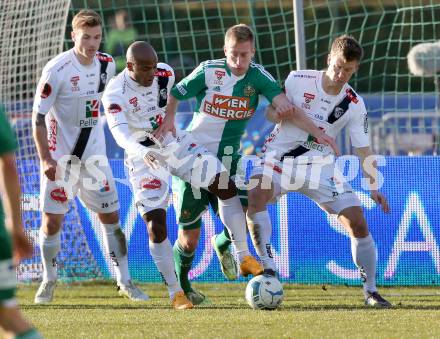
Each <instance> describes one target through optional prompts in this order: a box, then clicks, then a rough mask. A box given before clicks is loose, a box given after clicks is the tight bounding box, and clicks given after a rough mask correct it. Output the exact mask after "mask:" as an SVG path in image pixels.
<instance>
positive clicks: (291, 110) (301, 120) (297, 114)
mask: <svg viewBox="0 0 440 339" xmlns="http://www.w3.org/2000/svg"><path fill="white" fill-rule="evenodd" d="M272 105H273V106H274V109H275V112H267V113H266V116H267V118H268V119H269V120H270V119H271V118H272V119H274V120H276V121H274V120H271V121H273V122H279V121H281V120H289V121H290V122H291V123H293V124H294V125H296V126H298V127H299V128H301V129H302V130H303V131H306V132H307V133H309V134H311V135H313V136H314V137H315V138H316V140H317V141H318V142H319V143H321V144H326V145H329V146H330V147H331V148H332V149H333V151H334V152H335V154H336V155H340V154H341V152H340V151H339V148H338V145H336V142H335V140H334V139H333V138H332V137H330V136H328V135H327V134H326V133H325V132H324V131H322V130H320V129H319V128H318V127H317V126H316V125H315V124H314V123H313V121H312V120H310V119H309V118H308V117H307V115H306V114H305V113H304V112H303V111H302V110H301V109H299V108H298V107H296V106H294V105H292V104H291V103H290V102H289V99H288V98H287V96H286V95H285V94H284V93H281V94H279V95H277V96H276V97H275V98H274V99H273V100H272Z"/></svg>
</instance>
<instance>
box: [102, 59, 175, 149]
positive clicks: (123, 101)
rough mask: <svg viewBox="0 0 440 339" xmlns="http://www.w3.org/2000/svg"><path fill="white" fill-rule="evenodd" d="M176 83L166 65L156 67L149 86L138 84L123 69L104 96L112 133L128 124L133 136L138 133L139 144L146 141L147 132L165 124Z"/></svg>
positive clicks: (103, 101) (109, 85)
mask: <svg viewBox="0 0 440 339" xmlns="http://www.w3.org/2000/svg"><path fill="white" fill-rule="evenodd" d="M174 80H175V77H174V71H173V69H172V68H171V67H170V66H169V65H167V64H165V63H158V64H157V71H156V74H155V77H154V80H153V83H152V84H151V86H149V87H144V86H141V85H139V84H138V83H137V82H136V81H134V80H133V79H131V78H130V76H129V74H128V70H127V69H124V70H123V71H122V72H121V73H119V74H118V75H117V76H116V77H115V78H113V79H112V80H111V81H110V83H109V84H108V86H107V88H106V90H105V92H104V95H103V97H102V103H103V105H104V110H105V113H106V116H107V123H108V125H109V128H110V130H111V129H112V128H114V127H116V126H118V125H122V124H127V125H128V127H129V129H130V133H132V134H133V133H137V134H136V135H137V136H136V140H137V141H143V140H145V138H146V136H147V133H151V132H152V131H154V130H155V129H156V128H157V127H159V125H160V124H161V123H162V119H163V117H164V114H165V106H166V103H167V100H168V95H169V93H170V90H171V88H172V87H173V85H174Z"/></svg>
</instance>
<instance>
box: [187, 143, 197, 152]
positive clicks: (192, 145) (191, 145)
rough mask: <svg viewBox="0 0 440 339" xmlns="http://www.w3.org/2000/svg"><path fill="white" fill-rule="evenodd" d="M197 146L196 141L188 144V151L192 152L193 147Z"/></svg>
mask: <svg viewBox="0 0 440 339" xmlns="http://www.w3.org/2000/svg"><path fill="white" fill-rule="evenodd" d="M195 147H197V144H195V143H191V144H190V145H189V146H188V152H191V151H192V150H193V148H195Z"/></svg>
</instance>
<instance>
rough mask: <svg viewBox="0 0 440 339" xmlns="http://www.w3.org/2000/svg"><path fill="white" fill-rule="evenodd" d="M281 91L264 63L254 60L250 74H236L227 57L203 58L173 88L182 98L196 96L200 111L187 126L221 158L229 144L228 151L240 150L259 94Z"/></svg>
mask: <svg viewBox="0 0 440 339" xmlns="http://www.w3.org/2000/svg"><path fill="white" fill-rule="evenodd" d="M280 93H281V88H280V87H279V86H278V84H277V82H276V81H275V79H274V78H273V77H272V76H271V75H270V73H269V72H267V71H266V70H265V69H264V67H263V66H261V65H259V64H256V63H254V62H252V63H251V64H250V67H249V70H248V71H247V73H246V74H244V75H242V76H235V75H234V74H232V73H231V71H230V70H229V68H228V66H227V65H226V59H225V58H223V59H217V60H208V61H205V62H202V63H201V64H200V65H199V66H198V67H197V68H196V69H195V70H194V71H193V72H192V73H191V74H190V75H188V76H187V77H186V78H184V79H183V80H181V81H180V82H179V83H178V84H177V85H176V86H175V87H174V88H173V89H172V90H171V94H172V95H173V96H174V97H176V98H177V99H178V100H186V99H189V98H192V97H196V99H197V106H196V111H195V113H194V116H193V119H192V121H191V123H190V125H189V126H188V128H187V130H188V131H191V134H192V135H193V136H194V138H195V139H196V141H197V142H198V143H200V144H201V145H203V146H205V147H206V148H207V149H208V150H209V151H210V152H212V153H213V154H216V155H217V157H218V158H220V159H221V157H222V156H223V154H224V153H225V147H226V154H231V151H232V153H233V154H237V153H238V150H239V148H240V139H241V137H242V135H243V133H244V130H245V127H246V123H247V121H248V120H249V119H250V118H251V117H252V116H253V114H254V113H255V110H256V109H257V106H258V99H259V96H260V95H264V96H265V97H266V98H267V99H268V100H269V102H272V99H273V98H274V97H276V96H277V95H278V94H280ZM227 146H229V147H227ZM231 147H232V149H231Z"/></svg>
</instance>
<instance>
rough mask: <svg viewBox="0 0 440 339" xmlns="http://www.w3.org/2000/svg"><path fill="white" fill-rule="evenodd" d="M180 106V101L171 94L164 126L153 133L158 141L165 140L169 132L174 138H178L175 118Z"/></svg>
mask: <svg viewBox="0 0 440 339" xmlns="http://www.w3.org/2000/svg"><path fill="white" fill-rule="evenodd" d="M178 104H179V100H177V99H176V97H175V96H174V95H172V94H170V96H169V97H168V102H167V106H166V109H165V117H164V118H163V121H162V124H161V125H160V126H159V127H158V128H157V129H156V130H155V131H154V133H153V136H154V137H155V138H156V139H158V140H162V139H164V138H165V136H166V135H167V133H168V132H171V133H172V134H173V135H174V136H176V126H175V118H176V111H177V105H178Z"/></svg>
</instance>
